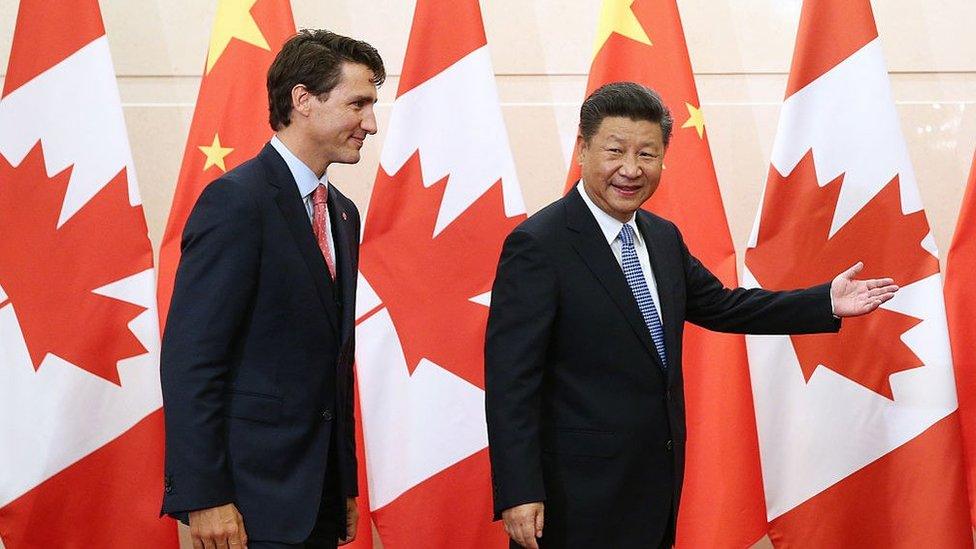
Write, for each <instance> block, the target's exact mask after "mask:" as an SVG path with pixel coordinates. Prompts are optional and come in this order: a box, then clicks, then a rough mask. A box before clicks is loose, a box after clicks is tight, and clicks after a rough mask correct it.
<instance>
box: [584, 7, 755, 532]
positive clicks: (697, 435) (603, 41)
mask: <svg viewBox="0 0 976 549" xmlns="http://www.w3.org/2000/svg"><path fill="white" fill-rule="evenodd" d="M624 80H627V81H632V82H639V83H641V84H644V85H646V86H649V87H651V88H653V89H655V90H657V91H658V92H659V93H660V94H661V96H662V98H663V99H664V100H665V102H666V103H667V105H668V108H669V109H670V110H671V113H672V115H673V116H674V118H675V121H676V122H677V125H676V126H675V128H674V134H673V135H672V137H671V143H670V145H669V146H668V152H667V156H666V158H665V164H666V166H667V167H666V169H665V171H664V173H663V175H662V177H661V186H660V187H659V188H658V190H657V191H656V192H655V193H654V196H653V197H651V199H650V200H648V201H647V203H646V204H644V208H646V209H648V210H649V211H652V212H654V213H656V214H658V215H661V216H663V217H665V218H667V219H669V220H671V221H673V222H674V223H675V224H677V225H678V228H679V229H681V232H682V235H683V236H684V239H685V242H687V244H688V247H689V248H690V249H691V251H692V253H694V254H695V256H696V257H697V258H698V259H700V260H701V261H702V263H703V264H704V265H705V266H706V267H708V269H709V270H711V271H712V272H713V273H714V274H715V276H717V277H719V279H721V280H722V281H723V282H724V283H725V285H726V286H729V287H735V286H736V285H737V282H738V275H737V274H736V268H735V248H734V247H733V245H732V236H731V234H730V233H729V225H728V221H727V220H726V217H725V208H724V207H723V205H722V195H721V193H720V192H719V187H718V179H717V178H716V176H715V168H714V167H713V165H712V153H711V150H710V148H709V146H708V132H707V131H706V128H705V119H704V116H703V115H702V111H701V103H700V102H699V100H698V91H697V89H696V87H695V78H694V75H693V73H692V71H691V60H690V58H689V56H688V47H687V46H686V45H685V34H684V29H683V28H682V26H681V16H680V14H679V12H678V5H677V2H675V0H603V4H602V9H601V10H600V18H599V21H598V23H597V32H596V40H595V45H594V58H593V65H592V67H591V68H590V77H589V82H588V84H587V86H586V93H587V95H589V94H590V93H593V92H594V91H595V90H596V89H597V88H599V87H600V86H602V85H604V84H608V83H610V82H619V81H624ZM579 177H580V170H579V165H578V164H576V163H575V162H573V163H572V164H571V165H570V169H569V176H568V178H567V181H566V190H567V191H568V190H570V189H571V188H572V186H574V185H575V184H576V182H577V181H578V180H579ZM683 346H684V347H683V348H684V364H683V366H682V367H683V369H684V380H685V397H686V398H685V401H686V404H687V414H688V419H687V422H688V441H687V459H686V466H685V478H684V485H683V489H682V493H681V507H680V511H679V513H678V530H677V546H678V547H692V548H694V547H711V548H718V547H736V548H737V547H746V546H749V545H751V544H753V543H755V542H756V541H757V540H758V539H759V538H761V537H762V536H763V535H764V534H765V533H766V518H765V514H764V513H763V493H762V477H761V475H760V472H759V447H758V442H757V441H756V420H755V417H754V416H753V405H752V393H751V390H750V384H749V366H748V362H747V358H746V344H745V338H744V337H743V336H741V335H735V334H719V333H715V332H710V331H708V330H705V329H704V328H700V327H698V326H695V325H693V324H688V325H687V326H685V336H684V343H683Z"/></svg>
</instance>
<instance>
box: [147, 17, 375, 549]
mask: <svg viewBox="0 0 976 549" xmlns="http://www.w3.org/2000/svg"><path fill="white" fill-rule="evenodd" d="M384 78H385V70H384V68H383V61H382V60H381V59H380V56H379V54H378V53H377V52H376V50H375V49H374V48H373V47H372V46H370V45H369V44H366V43H365V42H360V41H357V40H353V39H351V38H347V37H344V36H339V35H337V34H334V33H331V32H327V31H321V30H314V31H310V30H305V31H302V32H300V33H299V34H297V35H296V36H294V37H292V38H291V39H289V40H288V41H287V42H286V43H285V45H284V46H283V48H282V50H281V52H280V53H279V54H278V56H277V57H276V58H275V60H274V62H273V63H272V65H271V68H270V69H269V71H268V100H269V105H270V111H271V112H270V122H271V126H272V128H274V129H275V130H276V132H277V133H276V135H275V137H273V138H272V139H271V142H270V143H269V144H267V145H266V146H265V147H264V149H263V150H261V152H260V153H259V154H258V155H257V156H256V157H255V158H253V159H251V160H249V161H247V162H245V163H243V164H241V165H240V166H239V167H237V168H236V169H234V170H231V171H230V172H228V173H226V174H225V175H224V176H223V177H221V178H219V179H217V180H216V181H214V182H213V183H211V184H210V185H208V186H207V188H206V189H205V190H204V191H203V193H202V194H201V196H200V198H199V200H198V201H197V203H196V206H195V207H194V209H193V212H192V214H191V215H190V218H189V220H188V221H187V224H186V229H185V231H184V233H183V242H182V258H181V260H180V265H179V268H178V270H177V274H176V285H175V289H174V291H173V301H172V305H171V307H170V311H169V319H168V321H167V324H166V330H165V335H164V337H163V346H162V359H161V375H162V388H163V402H164V412H165V416H166V476H165V483H164V485H165V494H164V500H163V512H164V513H168V514H170V515H172V516H174V517H177V518H180V519H182V520H184V521H186V522H188V523H189V525H190V532H191V536H192V538H193V544H194V547H195V548H200V549H203V548H207V549H212V548H239V547H243V546H244V545H245V544H247V545H248V546H249V547H251V548H252V549H253V548H255V547H315V548H319V547H336V545H337V544H342V543H348V542H349V541H352V539H353V538H354V537H355V535H356V531H355V527H356V519H357V516H356V502H355V499H354V498H355V497H356V495H357V485H356V467H357V465H356V452H355V439H354V428H353V426H354V419H353V394H352V362H353V355H354V343H353V334H354V331H355V330H354V311H355V301H356V277H357V269H358V258H359V212H358V211H357V209H356V206H355V204H353V203H352V201H350V200H349V199H348V198H346V197H345V196H343V195H342V193H340V192H339V190H338V189H336V188H335V186H334V185H333V184H331V182H330V181H329V180H328V178H327V175H326V170H327V168H328V167H329V166H330V165H331V164H332V163H336V162H338V163H345V164H351V163H355V162H358V161H359V157H360V148H361V147H362V146H363V142H364V140H365V139H366V136H367V135H372V134H375V133H376V118H375V116H374V113H373V105H374V103H375V102H376V88H377V86H379V85H380V84H381V83H382V82H383V80H384ZM367 535H369V534H368V533H367Z"/></svg>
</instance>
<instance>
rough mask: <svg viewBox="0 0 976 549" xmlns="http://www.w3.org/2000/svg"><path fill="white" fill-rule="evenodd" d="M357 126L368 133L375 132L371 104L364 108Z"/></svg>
mask: <svg viewBox="0 0 976 549" xmlns="http://www.w3.org/2000/svg"><path fill="white" fill-rule="evenodd" d="M359 126H360V127H361V128H362V129H363V131H365V132H366V133H368V134H369V135H373V134H375V133H376V113H375V112H374V111H373V107H372V106H370V107H369V108H368V109H367V110H366V114H365V115H364V116H363V121H362V123H361V124H360V125H359Z"/></svg>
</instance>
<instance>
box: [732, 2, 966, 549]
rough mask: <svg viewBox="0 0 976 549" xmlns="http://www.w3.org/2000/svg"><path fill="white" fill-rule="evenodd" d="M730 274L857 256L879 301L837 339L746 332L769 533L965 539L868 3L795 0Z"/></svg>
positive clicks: (835, 543) (799, 276)
mask: <svg viewBox="0 0 976 549" xmlns="http://www.w3.org/2000/svg"><path fill="white" fill-rule="evenodd" d="M771 164H772V166H771V167H770V170H769V176H768V179H767V181H766V188H765V193H764V197H763V203H762V209H761V211H760V214H759V216H758V218H757V220H756V225H755V227H754V229H753V233H752V237H751V239H750V242H749V245H748V250H747V252H746V267H747V270H746V272H745V284H746V285H747V286H762V287H764V288H772V289H783V288H795V287H802V286H810V285H813V284H817V283H821V282H824V281H828V280H830V279H831V278H832V277H833V276H835V275H836V274H838V273H840V272H841V271H843V270H844V269H846V268H848V267H850V266H851V265H852V264H854V263H855V262H857V261H863V262H864V265H865V266H864V271H863V272H862V273H861V276H863V277H865V278H874V277H883V276H891V277H893V278H894V279H895V282H896V283H897V284H899V285H900V286H901V290H900V291H899V292H898V294H897V295H896V296H895V298H894V299H892V300H891V301H889V302H887V303H886V304H884V305H882V307H881V308H880V309H878V310H877V311H875V312H874V313H872V314H870V315H867V316H865V317H858V318H849V319H845V320H844V321H843V325H842V327H841V330H840V332H839V333H837V334H829V335H809V336H794V337H790V336H762V337H760V336H750V337H748V338H747V344H748V349H749V362H750V368H751V373H752V383H753V395H754V399H755V407H756V423H757V426H758V430H759V447H760V456H761V460H762V474H763V484H764V487H765V494H766V510H767V515H768V518H769V520H770V522H771V524H770V538H771V539H772V541H773V543H774V544H775V545H778V546H784V547H786V546H789V547H862V548H863V547H867V548H871V547H906V548H908V547H912V548H915V547H972V535H971V533H970V527H969V513H968V503H967V497H966V486H965V479H964V471H963V464H962V455H961V444H960V434H959V418H958V415H957V413H956V408H957V406H956V392H955V383H954V381H953V371H952V361H951V357H950V353H949V339H948V333H947V329H946V315H945V307H944V305H943V299H942V279H941V276H940V274H939V263H938V260H937V258H936V253H937V251H936V248H935V244H934V241H933V238H932V234H931V232H930V230H929V225H928V222H927V220H926V217H925V213H924V211H923V210H922V203H921V200H920V198H919V194H918V189H917V187H916V182H915V174H914V172H913V170H912V165H911V161H910V159H909V157H908V150H907V148H906V145H905V141H904V138H903V137H902V133H901V127H900V124H899V120H898V114H897V111H896V110H895V104H894V101H893V99H892V95H891V88H890V84H889V81H888V73H887V70H886V68H885V62H884V56H883V53H882V48H881V42H880V40H879V38H878V32H877V29H876V27H875V23H874V15H873V13H872V11H871V5H870V2H869V1H868V0H805V1H804V3H803V9H802V14H801V16H800V27H799V34H798V36H797V44H796V50H795V52H794V57H793V66H792V69H791V71H790V77H789V83H788V86H787V93H786V99H785V100H784V103H783V107H782V111H781V113H780V121H779V129H778V130H777V135H776V140H775V144H774V146H773V152H772V159H771Z"/></svg>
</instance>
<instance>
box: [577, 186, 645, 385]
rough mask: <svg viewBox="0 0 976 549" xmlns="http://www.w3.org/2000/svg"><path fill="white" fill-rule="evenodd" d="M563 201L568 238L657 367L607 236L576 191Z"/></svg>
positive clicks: (638, 314)
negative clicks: (568, 232) (569, 233)
mask: <svg viewBox="0 0 976 549" xmlns="http://www.w3.org/2000/svg"><path fill="white" fill-rule="evenodd" d="M563 200H564V201H565V202H564V203H565V205H566V221H567V223H566V227H567V228H568V229H569V231H570V232H571V233H572V237H571V240H570V241H571V242H572V246H573V248H574V249H575V250H576V253H578V254H579V256H580V257H581V258H582V259H583V262H584V263H586V266H587V267H588V268H589V269H590V271H591V272H592V273H593V275H594V276H596V278H597V280H599V281H600V284H602V285H603V287H604V289H606V291H607V293H608V294H610V299H611V300H612V301H613V302H614V303H615V304H616V305H617V308H619V309H620V312H621V313H623V315H624V317H625V318H626V319H627V322H628V323H629V324H630V327H631V328H633V330H634V333H635V334H636V335H637V337H638V339H640V340H641V342H642V343H643V344H644V348H645V349H646V350H647V352H648V353H649V354H650V355H651V358H653V359H654V361H655V363H657V364H658V366H660V365H661V359H660V357H658V355H657V349H655V348H654V342H653V341H652V340H651V333H650V332H649V331H648V329H647V325H646V324H645V323H644V317H643V316H641V312H640V308H638V306H637V300H636V299H634V294H633V292H631V290H630V286H628V285H627V279H626V278H625V277H624V273H623V271H622V270H621V269H620V264H618V263H617V260H616V258H615V257H614V256H613V250H611V249H610V246H609V245H607V239H606V238H605V237H604V236H603V232H601V231H600V226H599V225H598V224H597V222H596V219H594V218H593V214H592V213H591V212H590V210H589V208H587V207H586V203H585V202H583V198H582V197H581V196H580V195H579V192H577V191H575V190H574V191H570V192H569V194H568V195H567V196H566V198H564V199H563Z"/></svg>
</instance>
